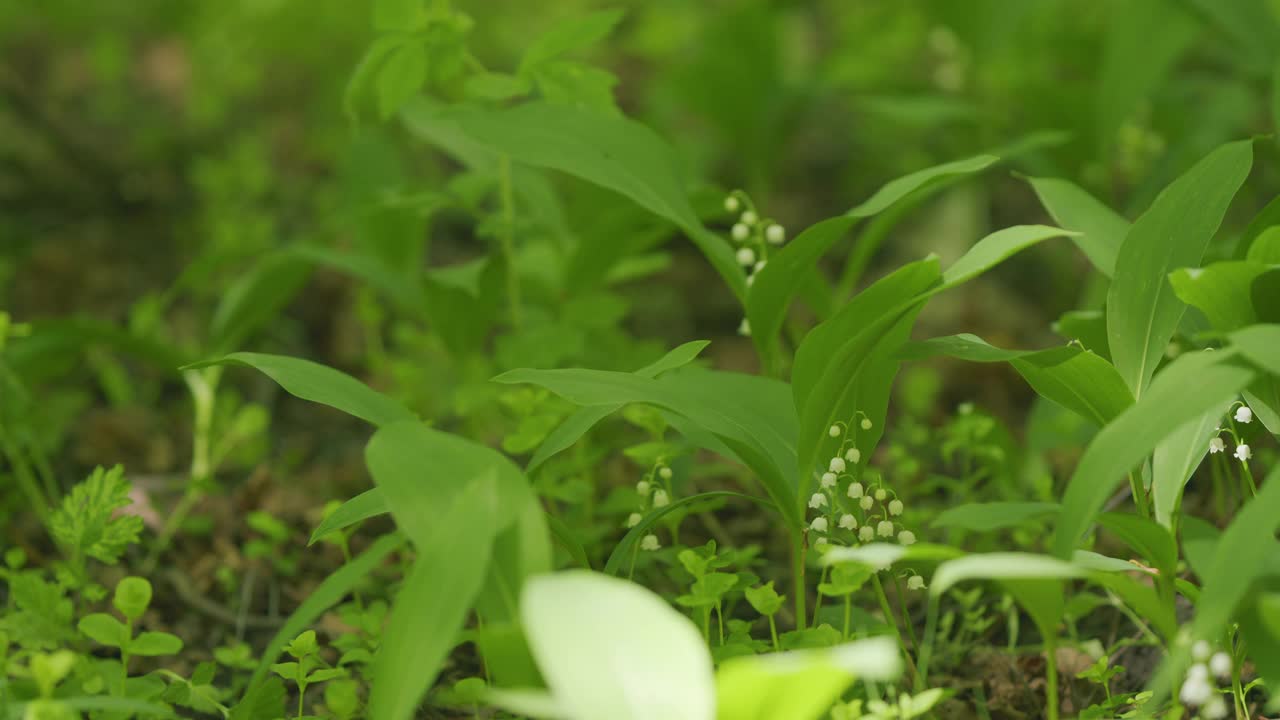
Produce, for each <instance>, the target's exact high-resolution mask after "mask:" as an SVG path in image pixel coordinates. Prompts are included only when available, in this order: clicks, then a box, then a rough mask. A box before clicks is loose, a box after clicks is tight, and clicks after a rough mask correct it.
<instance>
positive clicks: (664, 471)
mask: <svg viewBox="0 0 1280 720" xmlns="http://www.w3.org/2000/svg"><path fill="white" fill-rule="evenodd" d="M658 477H660V478H662V479H663V480H670V479H671V468H669V467H667V466H665V465H663V466H662V467H660V468H658Z"/></svg>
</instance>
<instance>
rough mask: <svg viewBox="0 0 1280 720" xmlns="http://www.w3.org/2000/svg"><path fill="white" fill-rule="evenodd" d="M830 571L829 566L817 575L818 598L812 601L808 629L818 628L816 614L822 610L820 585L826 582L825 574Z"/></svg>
mask: <svg viewBox="0 0 1280 720" xmlns="http://www.w3.org/2000/svg"><path fill="white" fill-rule="evenodd" d="M830 571H831V566H827V567H824V568H822V572H821V573H819V574H818V596H817V597H815V598H814V599H813V624H812V625H810V627H818V612H819V611H820V610H822V600H823V595H822V584H823V583H825V582H826V581H827V573H829V572H830Z"/></svg>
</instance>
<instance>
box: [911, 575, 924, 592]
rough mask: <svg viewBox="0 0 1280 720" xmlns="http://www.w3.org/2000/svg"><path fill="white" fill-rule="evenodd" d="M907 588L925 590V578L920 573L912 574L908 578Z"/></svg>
mask: <svg viewBox="0 0 1280 720" xmlns="http://www.w3.org/2000/svg"><path fill="white" fill-rule="evenodd" d="M907 589H908V590H923V589H924V578H922V577H920V576H919V575H912V576H911V577H909V578H907Z"/></svg>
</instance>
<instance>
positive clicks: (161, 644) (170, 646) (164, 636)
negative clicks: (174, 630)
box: [129, 632, 182, 657]
mask: <svg viewBox="0 0 1280 720" xmlns="http://www.w3.org/2000/svg"><path fill="white" fill-rule="evenodd" d="M129 652H130V653H132V654H134V655H139V656H146V657H152V656H159V655H177V654H178V653H180V652H182V638H179V637H178V636H177V635H170V634H169V633H164V632H144V633H141V634H140V635H138V637H136V638H134V639H133V640H131V641H130V642H129Z"/></svg>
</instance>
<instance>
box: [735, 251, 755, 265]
mask: <svg viewBox="0 0 1280 720" xmlns="http://www.w3.org/2000/svg"><path fill="white" fill-rule="evenodd" d="M737 258H738V264H739V265H751V264H753V263H754V262H755V261H756V251H755V250H752V249H751V248H749V247H744V248H738V254H737Z"/></svg>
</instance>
